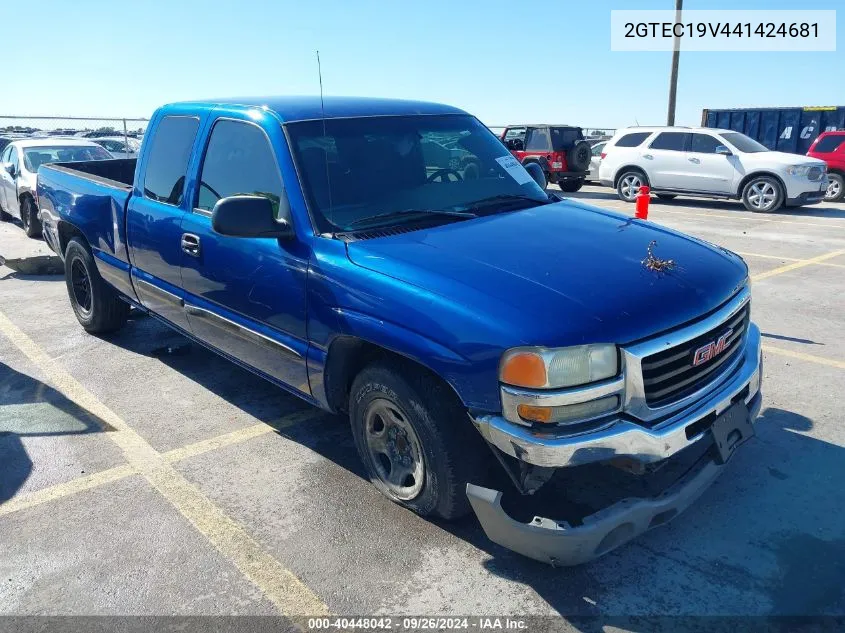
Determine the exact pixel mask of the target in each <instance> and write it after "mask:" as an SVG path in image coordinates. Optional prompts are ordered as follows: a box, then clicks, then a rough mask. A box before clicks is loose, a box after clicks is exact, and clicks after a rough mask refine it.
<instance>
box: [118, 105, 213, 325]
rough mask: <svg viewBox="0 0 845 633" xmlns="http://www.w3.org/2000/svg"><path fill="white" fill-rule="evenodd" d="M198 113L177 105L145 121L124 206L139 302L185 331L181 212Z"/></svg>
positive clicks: (198, 127) (195, 139)
mask: <svg viewBox="0 0 845 633" xmlns="http://www.w3.org/2000/svg"><path fill="white" fill-rule="evenodd" d="M200 123H201V120H200V116H198V115H197V113H196V112H195V111H192V112H191V113H190V114H188V113H186V114H184V115H182V114H180V113H178V110H176V109H174V110H172V114H167V115H165V116H162V117H161V118H159V119H158V120H157V121H154V122H153V125H151V128H152V130H151V132H149V134H150V138H149V141H148V143H149V147H148V148H147V150H146V151H145V152H144V156H143V157H142V160H141V162H140V163H139V165H138V173H139V174H140V175H141V177H142V178H143V181H139V182H136V183H135V190H134V192H133V194H132V196H131V197H130V199H129V207H128V209H127V222H126V224H127V226H126V233H127V243H128V244H129V257H130V261H131V263H132V268H131V275H132V285H133V287H134V288H135V293H136V294H137V296H138V300H139V301H140V302H141V304H142V305H143V306H144V307H146V308H148V309H149V310H151V311H152V312H154V313H155V314H157V315H158V316H160V317H162V318H164V319H166V320H167V321H169V322H170V323H172V324H173V325H175V326H176V327H178V328H181V329H183V330H185V331H190V328H189V326H188V319H187V317H186V316H185V310H184V307H183V294H184V293H183V291H182V275H181V264H182V250H181V237H182V230H181V227H182V218H183V216H184V215H185V213H186V210H187V209H188V206H189V201H188V199H187V197H186V193H185V192H186V190H187V185H186V180H187V174H188V171H189V164H190V160H191V156H192V154H193V153H194V145H195V144H198V143H199V140H198V136H199V134H198V132H199V129H200Z"/></svg>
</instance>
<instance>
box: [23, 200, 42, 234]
mask: <svg viewBox="0 0 845 633" xmlns="http://www.w3.org/2000/svg"><path fill="white" fill-rule="evenodd" d="M21 223H22V224H23V230H24V232H25V233H26V235H27V237H32V238H36V237H41V220H39V219H38V210H37V209H36V208H35V201H34V200H33V199H32V198H31V197H29V196H24V197H23V200H21Z"/></svg>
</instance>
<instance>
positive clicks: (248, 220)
mask: <svg viewBox="0 0 845 633" xmlns="http://www.w3.org/2000/svg"><path fill="white" fill-rule="evenodd" d="M211 228H212V229H214V231H215V232H217V233H219V234H220V235H228V236H230V237H272V238H276V239H285V238H290V237H293V227H291V224H290V207H289V206H288V201H287V196H285V195H284V193H282V197H281V200H280V201H279V215H278V218H277V217H276V215H275V214H274V212H273V202H272V201H271V200H270V199H269V198H265V197H263V196H229V197H228V198H221V199H220V200H218V201H217V204H215V205H214V209H213V210H212V211H211Z"/></svg>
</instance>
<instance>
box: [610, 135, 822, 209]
mask: <svg viewBox="0 0 845 633" xmlns="http://www.w3.org/2000/svg"><path fill="white" fill-rule="evenodd" d="M599 179H600V181H601V183H602V184H603V185H608V186H611V187H615V188H616V191H617V193H618V195H619V198H620V199H621V200H624V201H626V202H633V201H634V200H635V199H636V196H637V193H638V192H639V189H640V187H641V186H642V185H649V186H650V187H651V190H652V192H654V193H656V194H657V197H658V198H661V199H664V200H667V199H672V198H674V197H676V196H678V195H691V196H703V197H709V198H733V199H739V200H742V202H743V204H744V205H745V208H746V209H748V210H749V211H754V212H758V213H769V212H772V211H776V210H777V209H779V208H780V207H781V206H783V205H786V206H790V207H795V206H800V205H805V204H816V203H818V202H821V201H822V199H823V198H824V196H825V191H826V190H827V185H828V180H827V167H826V165H825V163H824V161H822V160H818V159H816V158H807V157H802V156H796V155H795V154H787V153H785V152H773V151H771V150H769V149H766V148H765V147H764V146H763V145H761V144H760V143H758V142H757V141H755V140H753V139H751V138H749V137H747V136H745V135H744V134H740V133H739V132H734V131H732V130H718V129H712V128H683V127H635V128H627V129H625V130H621V131H619V132H617V133H616V135H615V136H614V137H613V138H612V139H611V140H610V141H608V143H607V145H606V146H605V148H604V156H603V157H602V161H601V166H600V167H599Z"/></svg>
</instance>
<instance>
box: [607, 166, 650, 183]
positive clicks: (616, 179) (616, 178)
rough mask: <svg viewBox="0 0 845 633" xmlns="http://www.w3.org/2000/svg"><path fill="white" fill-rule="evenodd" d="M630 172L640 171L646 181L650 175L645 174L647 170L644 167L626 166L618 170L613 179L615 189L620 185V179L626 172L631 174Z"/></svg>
mask: <svg viewBox="0 0 845 633" xmlns="http://www.w3.org/2000/svg"><path fill="white" fill-rule="evenodd" d="M629 171H638V172H640V173H641V174H642V175H643V176H645V178H646V180H648V174H647V173H645V169H643V168H642V167H637V166H636V165H625V166H624V167H620V168H619V169H617V170H616V175H615V176H614V177H613V186H614V187H615V186H616V185H618V184H619V179H620V178H621V177H622V175H623V174H624V173H625V172H629Z"/></svg>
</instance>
